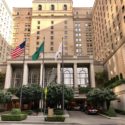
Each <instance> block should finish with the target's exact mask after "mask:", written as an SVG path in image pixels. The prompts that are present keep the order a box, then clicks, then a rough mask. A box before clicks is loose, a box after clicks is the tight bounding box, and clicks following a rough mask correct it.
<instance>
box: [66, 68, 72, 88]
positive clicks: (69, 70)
mask: <svg viewBox="0 0 125 125" xmlns="http://www.w3.org/2000/svg"><path fill="white" fill-rule="evenodd" d="M64 84H65V85H66V86H68V87H73V68H64Z"/></svg>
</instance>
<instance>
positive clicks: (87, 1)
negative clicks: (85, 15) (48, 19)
mask: <svg viewBox="0 0 125 125" xmlns="http://www.w3.org/2000/svg"><path fill="white" fill-rule="evenodd" d="M6 2H7V3H8V4H9V6H11V7H31V5H32V0H6ZM93 3H94V0H73V6H75V7H92V6H93Z"/></svg>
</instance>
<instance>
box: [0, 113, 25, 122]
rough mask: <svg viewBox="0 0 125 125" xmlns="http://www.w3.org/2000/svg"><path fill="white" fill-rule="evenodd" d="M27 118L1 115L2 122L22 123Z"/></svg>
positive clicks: (17, 115) (18, 115) (16, 115)
mask: <svg viewBox="0 0 125 125" xmlns="http://www.w3.org/2000/svg"><path fill="white" fill-rule="evenodd" d="M26 118H27V115H26V114H15V115H14V114H3V115H1V120H2V121H21V120H24V119H26Z"/></svg>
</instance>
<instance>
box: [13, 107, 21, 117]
mask: <svg viewBox="0 0 125 125" xmlns="http://www.w3.org/2000/svg"><path fill="white" fill-rule="evenodd" d="M11 114H14V115H17V114H21V110H20V109H18V108H13V109H12V110H11Z"/></svg>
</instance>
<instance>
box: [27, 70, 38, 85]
mask: <svg viewBox="0 0 125 125" xmlns="http://www.w3.org/2000/svg"><path fill="white" fill-rule="evenodd" d="M39 82H40V71H39V69H30V71H29V84H34V83H35V84H39Z"/></svg>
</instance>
